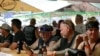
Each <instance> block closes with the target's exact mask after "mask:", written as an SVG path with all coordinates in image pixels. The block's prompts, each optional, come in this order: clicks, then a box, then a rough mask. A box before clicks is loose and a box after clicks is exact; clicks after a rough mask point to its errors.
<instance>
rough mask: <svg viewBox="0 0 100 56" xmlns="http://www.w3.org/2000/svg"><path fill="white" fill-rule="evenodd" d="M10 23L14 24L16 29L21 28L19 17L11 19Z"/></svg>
mask: <svg viewBox="0 0 100 56" xmlns="http://www.w3.org/2000/svg"><path fill="white" fill-rule="evenodd" d="M11 22H12V24H13V25H15V26H16V27H17V28H18V29H21V24H22V23H21V21H20V20H19V19H12V21H11Z"/></svg>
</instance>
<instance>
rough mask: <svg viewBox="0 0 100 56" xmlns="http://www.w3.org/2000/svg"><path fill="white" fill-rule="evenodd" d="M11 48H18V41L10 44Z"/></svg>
mask: <svg viewBox="0 0 100 56" xmlns="http://www.w3.org/2000/svg"><path fill="white" fill-rule="evenodd" d="M9 48H10V49H12V50H14V49H16V48H17V43H16V42H13V43H12V44H11V45H10V47H9Z"/></svg>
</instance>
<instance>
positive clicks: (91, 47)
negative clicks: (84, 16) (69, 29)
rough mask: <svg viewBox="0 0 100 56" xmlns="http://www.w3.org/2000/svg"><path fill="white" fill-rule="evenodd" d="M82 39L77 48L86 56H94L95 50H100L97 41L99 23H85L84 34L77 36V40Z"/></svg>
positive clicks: (98, 41)
mask: <svg viewBox="0 0 100 56" xmlns="http://www.w3.org/2000/svg"><path fill="white" fill-rule="evenodd" d="M81 37H82V38H83V42H81V43H80V44H79V46H78V49H80V50H84V51H85V53H86V55H87V56H91V55H92V56H94V55H93V53H94V51H95V50H97V49H99V48H100V40H99V22H98V21H97V20H95V21H88V22H87V23H86V33H84V34H81V35H79V38H81Z"/></svg>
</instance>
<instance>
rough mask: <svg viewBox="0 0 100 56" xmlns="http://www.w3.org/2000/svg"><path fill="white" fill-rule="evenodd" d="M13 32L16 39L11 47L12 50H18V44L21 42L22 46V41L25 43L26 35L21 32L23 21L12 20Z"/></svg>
mask: <svg viewBox="0 0 100 56" xmlns="http://www.w3.org/2000/svg"><path fill="white" fill-rule="evenodd" d="M12 30H13V32H14V34H15V35H14V38H13V42H12V44H11V46H10V48H11V49H16V48H17V46H18V45H17V42H18V41H20V42H21V44H22V41H25V35H24V33H23V32H22V31H21V21H20V20H19V19H13V20H12Z"/></svg>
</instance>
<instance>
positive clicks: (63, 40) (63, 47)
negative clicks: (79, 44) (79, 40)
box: [56, 31, 79, 51]
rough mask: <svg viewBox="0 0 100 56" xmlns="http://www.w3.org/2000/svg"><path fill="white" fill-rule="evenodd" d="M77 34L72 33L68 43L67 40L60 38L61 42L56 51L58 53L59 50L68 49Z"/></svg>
mask: <svg viewBox="0 0 100 56" xmlns="http://www.w3.org/2000/svg"><path fill="white" fill-rule="evenodd" d="M78 34H79V33H78V32H76V31H75V33H74V36H73V37H72V39H71V41H70V43H69V42H68V39H66V38H61V42H60V47H59V48H57V49H56V50H57V51H60V50H64V49H66V48H70V47H71V46H72V44H73V42H74V40H75V38H76V36H77V35H78Z"/></svg>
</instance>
